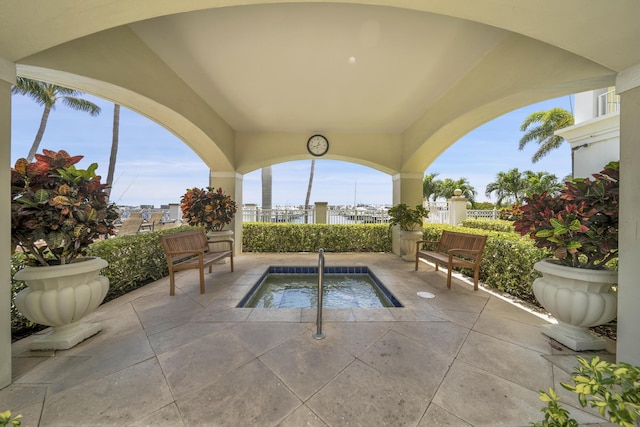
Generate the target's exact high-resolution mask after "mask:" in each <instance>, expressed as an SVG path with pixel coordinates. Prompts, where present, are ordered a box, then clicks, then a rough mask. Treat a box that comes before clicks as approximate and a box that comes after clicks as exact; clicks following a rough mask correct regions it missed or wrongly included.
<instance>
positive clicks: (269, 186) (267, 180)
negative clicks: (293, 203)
mask: <svg viewBox="0 0 640 427" xmlns="http://www.w3.org/2000/svg"><path fill="white" fill-rule="evenodd" d="M261 176H262V212H263V214H262V215H263V218H262V221H266V222H269V221H271V210H272V209H273V206H272V201H271V199H272V194H273V170H272V169H271V166H270V165H269V166H265V167H263V168H262V171H261Z"/></svg>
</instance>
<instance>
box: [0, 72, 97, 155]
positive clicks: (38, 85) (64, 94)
mask: <svg viewBox="0 0 640 427" xmlns="http://www.w3.org/2000/svg"><path fill="white" fill-rule="evenodd" d="M11 92H12V93H14V94H20V95H27V96H29V97H31V98H32V99H33V100H34V101H35V102H36V103H38V104H39V105H42V106H44V111H43V112H42V118H41V119H40V127H39V128H38V132H37V133H36V137H35V139H34V140H33V144H32V145H31V150H29V154H28V155H27V161H29V162H30V161H31V160H33V157H34V156H35V154H36V152H37V151H38V148H39V146H40V142H41V141H42V137H43V136H44V130H45V128H46V127H47V120H49V114H50V113H51V110H53V109H55V105H56V102H57V101H59V100H60V101H62V103H63V104H64V105H66V106H67V107H70V108H73V109H74V110H78V111H86V112H87V113H89V114H90V115H92V116H97V115H98V114H100V107H98V106H97V105H96V104H94V103H93V102H91V101H87V100H86V99H82V98H79V96H80V95H82V92H80V91H77V90H75V89H69V88H66V87H62V86H56V85H54V84H51V83H44V82H40V81H37V80H31V79H27V78H25V77H18V78H17V81H16V85H15V86H14V87H13V88H12V89H11Z"/></svg>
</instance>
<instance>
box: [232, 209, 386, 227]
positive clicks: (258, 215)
mask: <svg viewBox="0 0 640 427" xmlns="http://www.w3.org/2000/svg"><path fill="white" fill-rule="evenodd" d="M305 218H306V222H307V223H309V224H313V223H315V222H316V219H317V218H316V209H315V207H311V208H309V209H306V210H305V209H302V208H297V207H281V208H274V209H261V208H260V207H257V206H250V207H244V208H243V209H242V221H243V222H290V223H298V224H300V223H305ZM388 222H389V215H388V214H387V210H386V209H366V208H355V209H353V208H342V207H338V206H328V207H327V223H329V224H381V223H388Z"/></svg>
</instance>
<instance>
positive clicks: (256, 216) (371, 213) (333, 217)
mask: <svg viewBox="0 0 640 427" xmlns="http://www.w3.org/2000/svg"><path fill="white" fill-rule="evenodd" d="M425 207H426V208H427V209H428V210H429V216H428V217H427V220H426V222H428V223H431V224H449V222H450V208H449V202H428V203H426V204H425ZM467 218H473V219H480V218H486V219H497V218H498V211H497V210H496V209H494V210H479V209H467ZM316 220H317V218H316V208H315V206H313V207H311V208H309V209H304V208H300V207H294V206H289V207H277V208H274V209H261V208H260V207H258V206H245V207H243V209H242V221H243V222H288V223H297V224H302V223H309V224H313V223H315V222H317V221H316ZM388 222H389V214H388V213H387V208H382V207H381V208H374V207H370V208H364V207H358V208H355V209H354V208H344V207H340V206H328V207H327V223H329V224H386V223H388Z"/></svg>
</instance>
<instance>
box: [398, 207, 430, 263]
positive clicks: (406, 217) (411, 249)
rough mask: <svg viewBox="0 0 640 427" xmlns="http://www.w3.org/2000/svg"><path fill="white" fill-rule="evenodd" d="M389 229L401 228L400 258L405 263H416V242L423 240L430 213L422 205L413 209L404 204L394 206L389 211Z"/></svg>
mask: <svg viewBox="0 0 640 427" xmlns="http://www.w3.org/2000/svg"><path fill="white" fill-rule="evenodd" d="M388 214H389V227H393V226H398V227H399V228H400V233H399V237H400V256H401V257H402V259H403V260H405V261H415V259H416V242H417V241H418V240H421V239H422V224H423V223H424V218H426V217H427V216H428V215H429V211H428V210H427V209H426V208H425V207H424V206H422V205H416V207H415V208H411V207H409V206H408V205H406V204H404V203H400V204H398V205H395V206H392V207H391V208H390V209H389V211H388Z"/></svg>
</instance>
